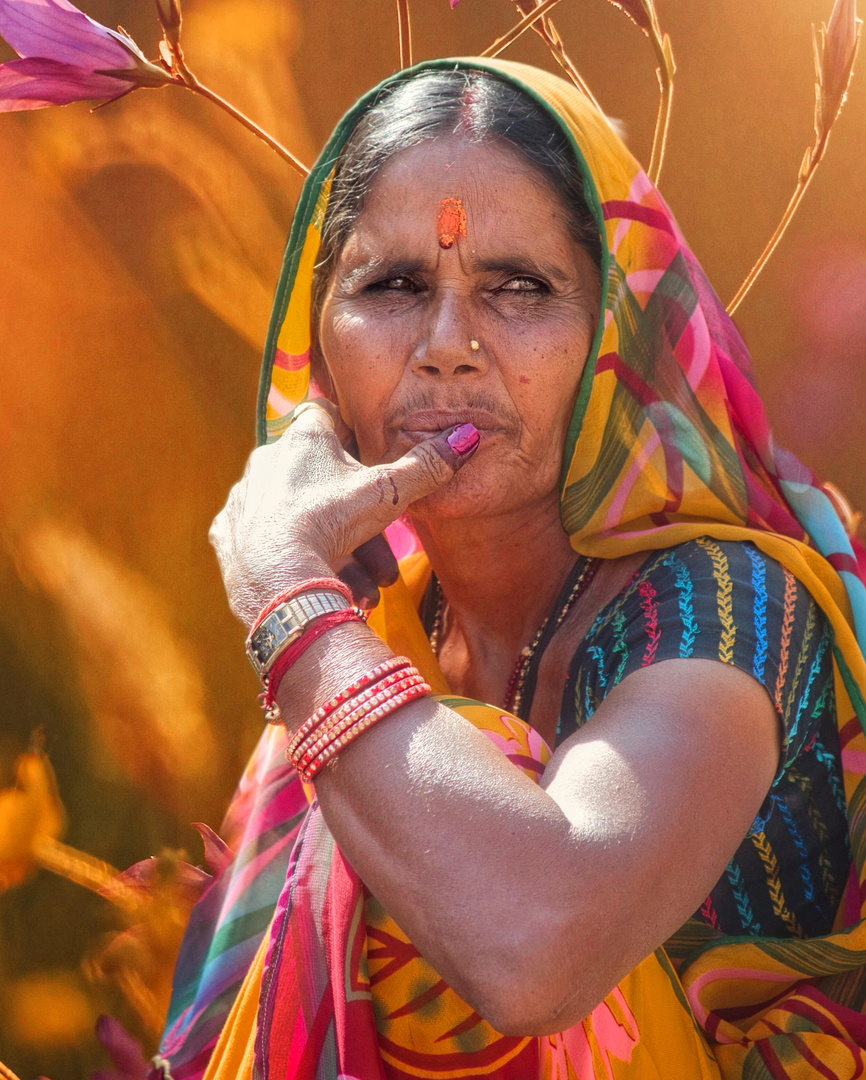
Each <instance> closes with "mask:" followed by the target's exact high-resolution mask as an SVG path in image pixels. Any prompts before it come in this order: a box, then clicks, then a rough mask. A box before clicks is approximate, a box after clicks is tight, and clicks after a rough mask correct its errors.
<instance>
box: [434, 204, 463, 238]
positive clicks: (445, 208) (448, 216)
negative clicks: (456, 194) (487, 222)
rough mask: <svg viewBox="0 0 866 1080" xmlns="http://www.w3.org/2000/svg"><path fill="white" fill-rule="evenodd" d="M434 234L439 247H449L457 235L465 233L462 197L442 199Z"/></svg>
mask: <svg viewBox="0 0 866 1080" xmlns="http://www.w3.org/2000/svg"><path fill="white" fill-rule="evenodd" d="M436 235H437V236H438V237H439V247H441V248H446V249H447V248H450V247H453V246H454V241H455V240H456V239H457V237H458V236H465V235H466V211H465V210H464V209H463V200H462V199H459V198H458V199H454V198H450V199H443V200H442V202H441V203H439V213H438V214H437V215H436Z"/></svg>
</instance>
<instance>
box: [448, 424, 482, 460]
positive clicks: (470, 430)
mask: <svg viewBox="0 0 866 1080" xmlns="http://www.w3.org/2000/svg"><path fill="white" fill-rule="evenodd" d="M480 438H481V436H480V435H479V434H478V428H477V427H476V426H475V425H474V424H458V425H457V427H456V428H455V429H454V430H453V431H452V432H451V434H450V435H449V436H448V438H447V439H446V440H445V441H446V442H447V443H448V445H449V446H450V447H451V449H452V450H453V451H454V453H455V454H459V455H460V457H465V456H466V455H467V454H471V453H472V451H473V450H474V449H475V447H476V446H477V445H478V441H479V439H480Z"/></svg>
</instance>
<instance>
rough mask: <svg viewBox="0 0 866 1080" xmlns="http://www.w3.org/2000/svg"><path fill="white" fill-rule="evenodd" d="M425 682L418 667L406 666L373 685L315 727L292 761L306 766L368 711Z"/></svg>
mask: <svg viewBox="0 0 866 1080" xmlns="http://www.w3.org/2000/svg"><path fill="white" fill-rule="evenodd" d="M422 683H424V678H423V676H422V675H421V673H420V672H419V671H418V670H417V668H406V669H404V670H403V671H399V672H395V673H394V674H393V675H389V676H388V677H387V678H385V679H383V680H382V681H381V682H379V683H377V684H376V685H375V686H371V687H369V688H368V689H367V690H365V691H364V692H363V693H362V694H359V695H358V696H357V697H356V698H354V699H353V700H351V701H349V702H347V703H346V705H344V706H343V707H342V708H341V709H338V710H337V711H336V712H335V713H333V714H332V715H331V716H330V717H329V718H328V719H327V720H325V721H323V722H322V724H320V725H319V726H318V727H317V728H315V729H314V730H313V731H312V732H311V733H310V735H309V736H308V738H307V739H305V740H304V742H302V743H301V744H300V746H298V747H297V749H296V750H295V751H294V753H293V754H292V764H293V765H294V766H295V768H296V769H298V770H301V769H304V768H306V766H307V765H308V764H309V763H310V761H312V759H313V758H314V757H316V756H317V755H318V754H319V753H320V752H321V751H322V750H324V749H325V747H326V746H329V745H330V744H331V743H332V742H334V740H335V739H338V738H339V737H340V736H341V735H343V734H344V733H345V732H346V731H348V730H349V728H351V727H353V725H354V724H355V723H356V722H357V721H358V720H359V719H360V718H362V717H363V716H365V715H366V714H367V713H368V712H372V711H373V709H375V708H377V707H378V706H379V705H382V704H384V702H386V701H387V700H388V699H389V698H391V697H393V696H394V695H395V694H398V693H401V692H402V691H403V690H408V689H409V688H410V687H412V686H420V685H421V684H422ZM425 685H426V684H425Z"/></svg>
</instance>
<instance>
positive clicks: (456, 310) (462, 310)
mask: <svg viewBox="0 0 866 1080" xmlns="http://www.w3.org/2000/svg"><path fill="white" fill-rule="evenodd" d="M471 309H472V303H471V300H470V299H469V298H468V297H465V296H461V295H459V292H458V290H454V289H443V290H442V291H441V292H440V293H439V294H438V295H437V296H436V297H435V298H433V299H432V301H431V304H430V307H429V309H428V317H427V319H426V321H425V327H424V333H423V335H422V337H421V338H420V339H419V341H418V343H417V344H416V346H415V350H414V352H413V354H412V368H413V370H414V371H416V372H417V373H418V374H420V375H426V376H432V377H434V378H453V377H455V376H461V377H462V376H467V375H477V374H481V373H482V372H484V371H485V370H486V369H487V367H488V364H489V355H488V352H487V350H486V349H485V347H484V344H483V341H480V342H479V341H478V340H476V339H478V338H479V336H481V335H480V334H479V332H478V327H473V325H472V323H473V319H472V315H471ZM475 321H477V320H475Z"/></svg>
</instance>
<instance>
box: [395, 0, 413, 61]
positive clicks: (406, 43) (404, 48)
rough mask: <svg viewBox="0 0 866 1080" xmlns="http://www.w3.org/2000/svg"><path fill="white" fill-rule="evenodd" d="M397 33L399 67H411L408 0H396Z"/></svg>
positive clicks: (410, 31) (410, 29)
mask: <svg viewBox="0 0 866 1080" xmlns="http://www.w3.org/2000/svg"><path fill="white" fill-rule="evenodd" d="M397 33H398V35H399V37H400V67H401V68H407V67H411V66H412V25H411V23H410V21H409V0H397Z"/></svg>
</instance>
